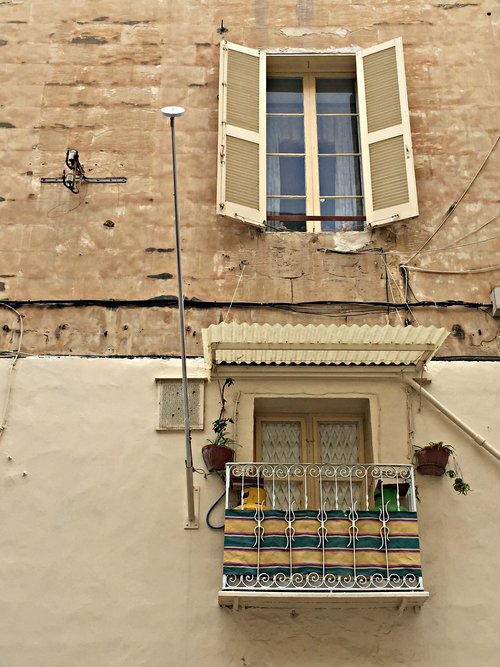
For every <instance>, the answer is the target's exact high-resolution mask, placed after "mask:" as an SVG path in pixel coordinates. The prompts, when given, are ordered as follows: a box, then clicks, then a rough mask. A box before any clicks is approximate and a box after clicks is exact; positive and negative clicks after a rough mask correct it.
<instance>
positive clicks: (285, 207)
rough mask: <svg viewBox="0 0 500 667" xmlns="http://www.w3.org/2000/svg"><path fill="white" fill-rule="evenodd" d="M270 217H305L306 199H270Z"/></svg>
mask: <svg viewBox="0 0 500 667" xmlns="http://www.w3.org/2000/svg"><path fill="white" fill-rule="evenodd" d="M267 212H268V214H269V215H279V214H281V215H304V216H305V214H306V200H305V197H304V198H301V197H297V198H295V197H294V198H293V199H291V198H290V199H287V198H286V197H269V198H268V200H267Z"/></svg>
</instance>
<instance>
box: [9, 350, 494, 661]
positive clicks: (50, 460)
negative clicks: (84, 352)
mask: <svg viewBox="0 0 500 667" xmlns="http://www.w3.org/2000/svg"><path fill="white" fill-rule="evenodd" d="M9 363H10V362H9V361H8V360H3V361H1V363H0V404H1V405H3V400H4V398H5V392H6V381H7V378H8V369H9ZM178 374H179V368H178V363H174V362H167V361H162V360H152V359H150V360H140V359H135V360H116V359H115V360H103V359H72V358H55V359H48V358H36V357H35V358H30V359H22V360H20V361H19V362H18V365H17V368H16V370H15V372H14V378H13V385H12V394H11V401H10V408H9V411H8V420H7V429H6V431H5V433H4V436H3V438H2V440H1V445H0V449H1V451H0V493H1V498H2V500H1V502H0V525H1V530H0V591H1V593H0V608H1V613H0V662H1V664H2V665H5V666H8V667H67V666H68V665H71V666H72V667H87V665H89V664H91V665H95V666H96V667H101V666H103V667H104V665H106V666H107V667H109V666H111V667H115V666H116V667H118V665H119V666H120V667H138V665H147V666H148V667H165V666H170V665H171V666H172V667H174V666H177V665H181V664H184V665H188V666H194V665H199V664H203V665H207V666H211V665H213V666H214V667H215V666H216V665H217V666H220V665H223V666H226V665H227V667H233V666H236V665H238V666H239V665H247V666H248V667H257V666H258V667H275V665H281V664H287V665H292V666H294V667H299V666H300V667H301V666H302V665H315V666H318V667H320V666H322V665H330V664H332V660H334V662H335V663H336V664H337V663H338V664H342V665H355V666H356V667H364V666H366V667H368V666H370V667H373V666H377V665H380V666H382V665H384V666H387V665H394V666H396V665H402V664H403V665H409V664H411V665H413V666H415V667H429V665H438V664H439V665H443V666H448V665H449V666H450V667H451V666H453V667H466V666H467V665H470V664H471V663H472V662H474V663H477V664H480V665H485V666H486V665H488V666H489V665H491V666H493V665H495V664H496V662H497V657H498V627H497V626H498V624H497V618H498V614H499V611H500V610H499V608H498V595H497V590H496V581H497V562H498V558H497V555H498V549H499V546H500V545H499V536H498V531H497V530H496V527H497V526H498V525H499V521H500V514H499V506H498V502H497V491H496V489H497V487H498V474H499V464H498V463H497V462H496V461H495V460H494V459H493V458H492V457H490V456H489V455H487V454H486V453H485V452H484V451H482V450H480V449H479V448H478V447H477V446H476V445H474V444H473V443H471V442H470V441H469V440H468V439H467V438H466V437H465V436H463V435H462V434H461V432H459V431H457V430H456V429H455V427H453V426H452V425H450V424H448V423H447V422H446V421H445V420H444V418H443V417H442V416H441V415H439V413H437V412H436V411H435V410H434V409H433V408H430V407H428V406H426V405H425V404H423V405H422V406H421V412H419V411H418V410H419V401H418V399H417V398H416V397H415V398H413V399H412V406H413V407H412V414H413V422H414V431H415V441H416V442H417V443H421V444H425V443H427V442H428V440H431V439H432V440H445V441H446V442H452V443H453V444H454V445H455V447H456V449H457V451H458V455H459V458H460V462H461V464H462V467H463V469H464V472H465V474H466V476H467V480H468V481H469V482H470V484H471V486H472V489H473V491H472V492H471V493H470V494H469V495H468V496H467V497H459V496H457V494H455V493H454V492H453V491H452V488H451V484H450V481H449V480H446V479H441V478H439V479H438V478H423V477H420V476H419V478H418V486H419V495H420V498H421V502H420V504H419V507H418V511H419V523H420V532H421V541H422V556H423V566H424V581H425V584H426V589H427V590H429V591H430V594H431V597H430V599H429V600H428V602H427V603H426V604H425V605H424V607H423V608H422V610H421V611H420V612H418V613H416V614H415V613H413V612H405V613H403V614H402V615H398V614H397V613H396V612H395V611H389V610H366V609H365V610H361V609H360V610H357V611H356V610H350V611H345V610H322V611H310V610H309V611H303V610H301V609H297V610H296V612H294V613H290V611H286V610H272V609H268V610H247V611H244V612H232V611H228V610H222V609H220V608H219V607H218V606H217V591H218V589H219V586H220V581H221V564H222V535H221V534H220V533H219V532H214V531H211V530H209V529H208V528H207V527H206V526H205V525H204V522H203V517H204V516H205V513H206V511H207V509H208V507H209V506H210V505H211V504H212V502H213V501H214V500H215V499H216V498H217V497H218V496H219V495H220V493H221V491H222V486H221V483H220V481H219V479H218V478H214V477H213V476H209V478H208V479H204V478H203V477H202V476H201V475H200V476H198V475H197V476H196V480H197V484H198V485H199V486H200V487H201V503H202V511H201V516H202V523H201V526H200V529H199V530H197V531H184V530H183V523H184V512H185V486H184V437H183V434H182V433H178V434H172V433H159V432H157V431H155V425H156V388H155V378H156V377H168V376H172V375H174V376H175V375H178ZM430 377H431V378H432V384H431V385H430V391H432V393H433V394H435V395H436V396H437V397H438V398H439V399H440V400H442V401H443V402H445V403H446V404H447V406H448V407H449V408H450V409H452V410H453V411H455V412H456V413H457V414H459V415H460V416H461V417H462V419H464V420H465V421H466V422H468V423H469V424H470V426H472V427H473V428H475V429H476V430H478V431H479V432H481V433H482V434H483V435H484V436H485V437H488V438H490V439H491V441H492V442H493V443H494V444H496V446H497V447H498V440H497V439H496V433H498V430H499V428H500V421H499V413H498V409H497V407H498V394H497V393H496V392H494V391H491V392H489V393H485V392H484V391H483V390H484V387H492V386H495V384H497V365H496V364H495V363H488V362H481V363H473V362H467V363H466V362H463V363H460V362H457V363H452V364H451V363H441V362H433V363H431V365H430ZM306 384H307V383H306ZM234 389H235V391H236V390H242V396H241V401H242V411H241V412H240V414H241V417H242V419H243V421H244V417H245V414H244V413H245V410H244V401H245V400H246V398H245V397H246V392H247V391H252V392H253V393H254V394H255V393H264V392H269V393H271V394H272V393H273V392H276V394H277V395H282V393H283V388H282V382H281V381H280V382H277V381H274V382H271V381H269V382H266V383H265V386H264V387H259V386H257V385H255V386H254V387H252V386H251V383H248V382H246V383H245V382H244V381H239V380H237V382H236V385H235V387H234ZM306 389H307V393H310V394H311V395H318V396H324V395H326V394H327V393H336V392H338V391H344V390H346V389H348V386H347V385H346V384H345V382H344V383H343V384H342V383H341V386H340V385H339V384H336V383H332V382H331V381H329V382H328V383H325V382H324V381H321V380H320V381H317V382H316V383H315V384H314V386H313V385H312V384H309V385H308V386H307V387H306ZM231 390H233V388H231ZM358 390H359V388H358ZM371 391H373V392H375V393H378V395H379V403H380V405H381V411H380V417H379V424H380V428H379V442H380V458H381V460H386V461H387V460H391V461H392V462H394V459H395V458H397V460H399V461H400V462H402V463H403V462H405V461H407V458H406V457H407V431H406V426H405V425H406V423H407V414H406V407H405V406H406V394H405V392H404V390H403V389H402V388H401V387H400V386H399V385H398V384H397V383H389V384H388V382H387V381H386V380H384V381H383V382H375V383H372V385H371ZM229 398H230V405H229V408H230V409H231V408H232V401H233V398H234V394H231V395H230V396H229ZM388 409H389V410H388ZM388 412H389V414H387V413H388ZM217 413H218V393H217V383H216V382H213V383H211V384H209V385H207V389H206V410H205V423H206V424H208V425H209V424H210V422H211V421H212V419H213V418H214V417H215V415H216V414H217ZM124 415H126V417H124ZM240 426H241V425H240ZM244 428H245V426H244V423H243V426H242V427H241V429H240V433H239V436H238V437H240V436H241V438H242V442H243V444H244V446H245V447H246V448H248V446H249V443H248V442H244V439H245V435H244ZM193 435H194V441H193V446H194V451H195V455H196V465H197V466H198V467H202V464H201V458H200V456H199V452H200V447H201V445H202V443H203V441H204V438H205V437H206V436H208V429H206V430H205V432H204V433H200V432H194V434H193ZM8 457H11V458H12V460H9V458H8ZM24 472H26V473H27V474H26V475H25V476H23V473H24ZM219 518H220V513H219V516H218V517H214V518H213V520H214V521H217V520H218V519H219Z"/></svg>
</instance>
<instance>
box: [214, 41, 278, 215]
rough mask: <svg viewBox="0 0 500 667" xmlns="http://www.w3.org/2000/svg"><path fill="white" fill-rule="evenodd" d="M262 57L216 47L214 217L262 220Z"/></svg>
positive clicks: (258, 53) (225, 46)
mask: <svg viewBox="0 0 500 667" xmlns="http://www.w3.org/2000/svg"><path fill="white" fill-rule="evenodd" d="M265 58H266V56H265V53H264V52H263V51H258V50H255V49H248V48H246V47H243V46H238V45H237V44H230V43H229V42H222V43H221V55H220V81H219V161H218V169H217V213H218V214H220V215H227V216H230V217H233V218H237V219H238V220H241V221H243V222H247V223H249V224H251V225H256V226H258V227H264V226H265V221H266V139H265V138H266V128H265V123H266V60H265Z"/></svg>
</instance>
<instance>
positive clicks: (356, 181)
mask: <svg viewBox="0 0 500 667" xmlns="http://www.w3.org/2000/svg"><path fill="white" fill-rule="evenodd" d="M319 194H320V197H323V196H328V195H337V196H342V195H361V172H360V168H359V157H320V158H319Z"/></svg>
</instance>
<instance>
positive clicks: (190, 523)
mask: <svg viewBox="0 0 500 667" xmlns="http://www.w3.org/2000/svg"><path fill="white" fill-rule="evenodd" d="M161 112H162V114H163V115H164V116H165V117H166V118H170V130H171V136H172V174H173V185H174V227H175V257H176V261H177V287H178V295H179V298H178V301H179V330H180V343H181V368H182V395H183V407H184V434H185V438H186V460H185V464H186V492H187V521H186V523H185V527H186V528H198V521H197V517H196V512H195V503H194V496H195V490H194V484H193V472H194V469H193V453H192V449H191V425H190V421H189V399H188V379H187V367H186V330H185V326H184V291H183V286H182V263H181V234H180V220H179V202H178V196H177V157H176V149H175V122H174V121H175V119H176V118H178V117H179V116H182V114H183V113H184V112H185V109H183V108H182V107H163V109H162V110H161Z"/></svg>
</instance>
